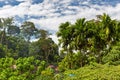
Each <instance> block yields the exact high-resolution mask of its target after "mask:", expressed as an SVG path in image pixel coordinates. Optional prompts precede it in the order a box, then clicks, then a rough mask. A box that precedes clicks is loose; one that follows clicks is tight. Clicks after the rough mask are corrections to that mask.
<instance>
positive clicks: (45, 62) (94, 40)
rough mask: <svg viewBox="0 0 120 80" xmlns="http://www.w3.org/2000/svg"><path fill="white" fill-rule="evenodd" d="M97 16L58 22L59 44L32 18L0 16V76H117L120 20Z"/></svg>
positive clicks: (77, 79) (73, 79)
mask: <svg viewBox="0 0 120 80" xmlns="http://www.w3.org/2000/svg"><path fill="white" fill-rule="evenodd" d="M96 17H97V18H96V19H92V20H87V19H85V18H80V19H77V20H76V22H75V23H74V24H71V23H70V22H65V23H61V25H60V26H59V30H58V32H57V33H56V35H57V37H58V39H59V44H58V45H57V44H56V43H54V41H53V40H52V38H50V37H49V35H50V33H49V32H48V31H46V30H43V29H37V28H36V26H35V25H34V23H33V22H29V21H25V22H23V23H22V24H21V25H20V26H18V25H17V24H15V21H14V19H13V18H0V80H49V79H50V80H119V79H120V74H119V73H120V21H119V20H114V19H111V17H110V16H109V15H107V14H103V15H97V16H96ZM32 40H35V41H32ZM59 47H61V48H62V49H61V50H60V51H59Z"/></svg>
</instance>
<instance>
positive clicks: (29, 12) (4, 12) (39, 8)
mask: <svg viewBox="0 0 120 80" xmlns="http://www.w3.org/2000/svg"><path fill="white" fill-rule="evenodd" d="M103 13H107V14H109V15H110V16H111V17H112V18H113V19H118V20H120V0H0V17H1V18H7V17H14V19H15V21H16V23H17V24H19V25H20V24H21V23H22V22H24V21H31V22H34V23H35V25H36V27H37V28H38V29H45V30H48V31H49V32H50V33H52V35H51V36H50V37H52V39H53V40H54V41H55V42H56V43H58V40H57V37H56V32H57V31H58V29H59V25H60V24H61V23H64V22H66V21H69V22H71V23H74V22H75V21H76V19H79V18H83V17H84V18H86V19H93V18H95V16H96V15H99V14H103Z"/></svg>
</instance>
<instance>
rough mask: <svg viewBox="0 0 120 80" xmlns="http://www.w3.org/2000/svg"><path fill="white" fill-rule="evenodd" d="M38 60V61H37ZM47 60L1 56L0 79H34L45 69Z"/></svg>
mask: <svg viewBox="0 0 120 80" xmlns="http://www.w3.org/2000/svg"><path fill="white" fill-rule="evenodd" d="M36 62H37V63H36ZM45 66H46V62H45V61H39V60H36V59H35V58H34V57H28V58H19V59H17V60H15V59H13V58H8V57H7V58H1V59H0V80H14V79H15V80H33V79H34V78H36V76H38V75H40V74H41V72H42V71H43V70H45Z"/></svg>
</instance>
